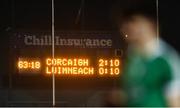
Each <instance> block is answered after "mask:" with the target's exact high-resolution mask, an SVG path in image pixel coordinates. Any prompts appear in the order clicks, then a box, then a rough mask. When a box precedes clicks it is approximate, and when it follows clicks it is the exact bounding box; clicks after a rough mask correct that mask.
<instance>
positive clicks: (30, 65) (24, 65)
mask: <svg viewBox="0 0 180 108" xmlns="http://www.w3.org/2000/svg"><path fill="white" fill-rule="evenodd" d="M40 67H41V63H40V62H39V61H27V60H25V61H24V60H23V61H21V60H20V61H18V68H19V69H40Z"/></svg>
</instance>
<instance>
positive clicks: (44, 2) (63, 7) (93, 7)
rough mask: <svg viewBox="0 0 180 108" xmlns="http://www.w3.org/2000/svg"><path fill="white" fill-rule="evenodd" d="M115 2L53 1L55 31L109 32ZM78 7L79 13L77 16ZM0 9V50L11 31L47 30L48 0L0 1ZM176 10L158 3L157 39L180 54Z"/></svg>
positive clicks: (165, 1) (172, 0)
mask: <svg viewBox="0 0 180 108" xmlns="http://www.w3.org/2000/svg"><path fill="white" fill-rule="evenodd" d="M116 1H118V0H84V2H82V0H55V29H56V30H82V29H83V30H113V29H114V28H113V24H112V22H113V21H112V19H111V13H112V12H111V8H112V5H113V4H114V3H116ZM119 1H120V0H119ZM122 1H123V0H122ZM80 7H81V8H82V11H81V14H80V16H79V17H78V11H79V9H80ZM0 9H1V10H0V14H1V15H0V34H1V47H2V46H3V47H2V48H3V50H5V49H6V46H7V42H8V39H7V38H8V37H7V36H6V35H4V34H6V33H9V32H10V31H12V30H15V29H30V30H31V29H33V30H51V0H1V1H0ZM178 11H179V3H178V0H159V21H160V32H161V37H163V39H165V40H166V41H167V42H168V43H170V44H171V45H172V46H173V47H174V48H176V49H177V50H178V51H180V47H179V38H178V37H179V22H180V21H179V12H178ZM4 48H5V49H4Z"/></svg>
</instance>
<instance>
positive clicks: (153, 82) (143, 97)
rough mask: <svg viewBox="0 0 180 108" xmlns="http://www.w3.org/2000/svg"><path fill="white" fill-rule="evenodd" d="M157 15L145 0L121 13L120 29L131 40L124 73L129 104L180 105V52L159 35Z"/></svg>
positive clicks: (145, 105) (124, 84)
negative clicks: (143, 2)
mask: <svg viewBox="0 0 180 108" xmlns="http://www.w3.org/2000/svg"><path fill="white" fill-rule="evenodd" d="M156 18H157V17H156V11H155V12H153V11H151V8H148V6H147V7H146V5H143V4H142V5H137V6H134V7H130V8H129V9H126V10H125V11H123V12H122V13H121V19H120V22H119V23H118V24H119V30H120V32H121V34H122V36H124V38H125V40H126V41H127V43H128V51H127V59H126V62H125V66H124V71H123V75H122V81H123V88H124V90H123V91H124V94H126V98H127V106H135V107H137V106H143V107H152V106H153V107H154V106H155V107H166V106H180V59H179V55H178V54H177V52H176V51H175V50H174V49H173V48H172V47H171V46H169V45H168V44H167V43H165V42H164V41H163V40H162V39H161V38H160V37H159V36H158V33H157V19H156ZM123 97H124V96H123ZM126 98H124V99H126Z"/></svg>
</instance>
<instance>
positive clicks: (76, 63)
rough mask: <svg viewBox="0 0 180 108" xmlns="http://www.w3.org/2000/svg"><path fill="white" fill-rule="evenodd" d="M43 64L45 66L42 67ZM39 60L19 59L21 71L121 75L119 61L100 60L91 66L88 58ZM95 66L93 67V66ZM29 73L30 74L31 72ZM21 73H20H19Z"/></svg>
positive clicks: (48, 73) (56, 73)
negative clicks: (42, 61) (43, 61)
mask: <svg viewBox="0 0 180 108" xmlns="http://www.w3.org/2000/svg"><path fill="white" fill-rule="evenodd" d="M42 64H43V65H44V66H42ZM42 64H41V62H40V61H38V60H29V59H28V60H26V59H25V60H24V59H19V61H18V69H19V70H27V69H29V70H31V71H33V70H38V69H40V68H41V69H42V67H43V69H44V70H43V73H45V74H47V75H52V73H54V74H55V75H100V76H104V75H106V76H118V75H119V74H120V68H119V67H120V60H119V59H99V60H98V62H97V67H93V66H95V65H96V64H90V61H89V59H87V58H54V59H52V58H47V59H46V60H45V63H42ZM92 65H93V66H92ZM31 71H28V72H31ZM19 72H20V71H19Z"/></svg>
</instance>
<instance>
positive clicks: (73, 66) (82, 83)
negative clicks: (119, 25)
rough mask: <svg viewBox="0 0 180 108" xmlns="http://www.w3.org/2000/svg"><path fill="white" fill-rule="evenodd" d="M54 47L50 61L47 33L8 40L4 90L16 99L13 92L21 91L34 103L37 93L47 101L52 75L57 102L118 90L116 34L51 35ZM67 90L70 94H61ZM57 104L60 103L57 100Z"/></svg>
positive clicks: (22, 33)
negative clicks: (43, 94) (41, 94)
mask: <svg viewBox="0 0 180 108" xmlns="http://www.w3.org/2000/svg"><path fill="white" fill-rule="evenodd" d="M54 45H55V49H54V58H53V57H52V38H51V32H44V31H16V32H14V33H13V35H12V36H11V37H10V59H11V62H10V71H9V73H8V80H9V81H8V82H9V83H8V84H7V85H6V86H7V87H8V88H11V90H12V92H14V93H15V94H16V95H17V94H18V92H15V90H17V91H19V90H23V91H24V92H26V93H27V94H29V95H30V96H31V97H34V98H35V97H36V98H37V99H38V98H39V97H41V96H38V95H37V94H38V93H40V92H38V91H41V92H42V93H45V94H47V95H48V96H44V97H43V99H45V98H47V99H49V98H48V97H49V96H51V95H52V93H51V91H52V73H53V72H54V74H55V87H56V92H57V94H56V97H60V99H61V101H63V100H66V98H67V97H69V98H75V97H76V96H73V95H75V94H76V95H77V93H79V92H80V91H81V93H82V95H79V96H78V97H79V98H80V97H82V98H88V95H92V94H95V93H96V92H97V91H98V90H110V89H112V88H114V87H118V81H119V79H120V76H121V75H122V69H121V66H122V62H123V55H124V54H123V53H124V48H125V44H124V42H123V39H122V38H121V37H120V36H119V35H118V33H116V32H104V31H81V32H80V31H59V32H55V40H54ZM68 90H70V91H71V93H70V94H69V93H67V94H66V93H65V94H66V96H64V95H65V94H61V93H63V92H64V91H68ZM90 91H91V92H90ZM59 92H60V94H59ZM83 93H84V94H83ZM35 94H36V95H35ZM70 95H72V96H70ZM23 100H30V99H23ZM38 101H42V99H39V100H38ZM12 102H14V101H12ZM48 102H51V99H49V100H48ZM57 102H60V101H58V99H57ZM73 102H74V101H70V103H69V104H68V105H67V106H71V105H75V104H73ZM77 103H78V102H77ZM61 105H62V106H63V105H65V104H61ZM61 105H60V106H61ZM65 106H66V105H65ZM75 106H76V105H75Z"/></svg>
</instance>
